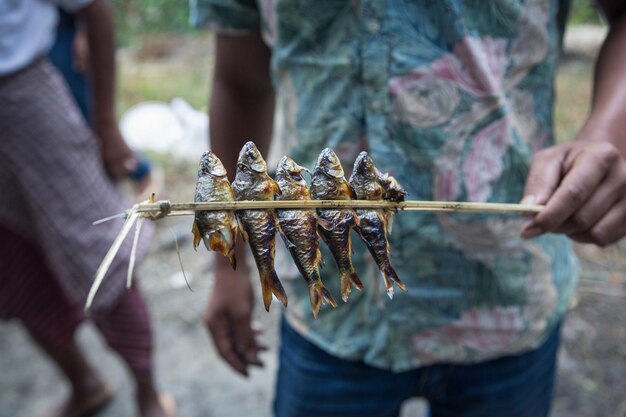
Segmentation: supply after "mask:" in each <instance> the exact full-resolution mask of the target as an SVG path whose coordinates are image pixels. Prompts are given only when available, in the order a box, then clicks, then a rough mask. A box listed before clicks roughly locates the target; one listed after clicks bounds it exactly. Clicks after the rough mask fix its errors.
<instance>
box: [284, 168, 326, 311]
mask: <svg viewBox="0 0 626 417" xmlns="http://www.w3.org/2000/svg"><path fill="white" fill-rule="evenodd" d="M302 171H307V172H308V169H306V168H304V167H301V166H300V165H298V164H296V163H295V162H294V161H293V160H292V159H291V158H289V157H287V156H283V158H282V159H281V160H280V162H279V163H278V168H277V170H276V182H277V183H278V186H279V188H280V191H281V194H280V195H279V196H277V197H276V199H277V200H311V192H310V191H309V189H308V188H307V185H306V181H305V180H304V178H302ZM276 214H277V216H278V222H279V224H280V231H281V235H282V238H283V241H284V242H285V246H287V249H289V253H290V254H291V257H292V258H293V260H294V262H295V264H296V266H297V267H298V271H300V274H301V275H302V277H303V278H304V280H305V281H306V282H307V284H308V286H309V295H310V298H311V308H312V309H313V317H315V318H316V319H317V315H318V313H319V311H320V307H321V305H322V302H323V301H324V300H325V301H326V302H327V303H328V304H330V305H331V306H333V307H337V302H336V301H335V299H334V298H333V296H332V295H331V294H330V292H329V291H328V289H327V288H326V287H325V286H324V284H323V283H322V279H321V277H320V270H319V267H320V265H321V264H322V262H323V261H322V253H321V252H320V250H319V241H318V234H317V233H318V232H317V218H316V216H315V211H314V210H313V209H309V210H306V209H305V210H302V209H298V210H284V209H281V210H276Z"/></svg>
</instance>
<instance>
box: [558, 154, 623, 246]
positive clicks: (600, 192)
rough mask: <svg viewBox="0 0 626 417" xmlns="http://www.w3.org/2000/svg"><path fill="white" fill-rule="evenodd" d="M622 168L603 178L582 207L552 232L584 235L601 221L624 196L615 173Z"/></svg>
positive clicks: (617, 167)
mask: <svg viewBox="0 0 626 417" xmlns="http://www.w3.org/2000/svg"><path fill="white" fill-rule="evenodd" d="M622 168H623V167H621V166H616V167H615V168H614V170H613V171H615V173H613V174H611V175H610V176H609V177H607V178H605V180H604V181H602V184H601V185H600V186H599V187H598V188H597V190H596V191H595V192H594V193H593V194H592V195H591V196H590V197H589V199H588V200H587V201H586V202H585V203H584V204H583V206H582V207H580V208H579V209H578V210H577V211H576V212H575V213H574V214H572V215H571V216H570V217H569V218H568V219H567V220H566V221H565V222H564V223H563V224H561V225H560V226H559V227H557V228H556V229H555V230H553V232H555V233H563V234H566V235H575V234H580V233H585V232H587V231H588V230H590V229H591V228H592V227H593V226H594V225H595V224H596V223H597V222H598V221H599V220H600V219H602V218H603V217H604V216H605V215H606V214H607V213H608V212H609V211H610V210H611V208H612V207H613V205H614V204H616V202H617V201H619V200H620V199H621V198H622V196H623V194H624V188H623V184H622V183H621V181H620V180H619V178H618V177H619V173H618V172H617V171H619V170H621V169H622Z"/></svg>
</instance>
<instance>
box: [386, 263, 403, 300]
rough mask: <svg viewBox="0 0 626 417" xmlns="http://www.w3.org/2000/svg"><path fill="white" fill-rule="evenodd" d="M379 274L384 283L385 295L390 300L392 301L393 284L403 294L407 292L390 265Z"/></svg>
mask: <svg viewBox="0 0 626 417" xmlns="http://www.w3.org/2000/svg"><path fill="white" fill-rule="evenodd" d="M381 272H382V274H383V279H384V281H385V289H386V290H387V295H388V296H389V298H390V299H393V284H396V285H397V286H398V288H400V289H401V290H402V291H404V292H407V291H408V289H407V287H406V285H404V282H402V281H401V280H400V278H398V274H396V270H395V269H393V267H392V266H391V265H387V266H386V267H385V268H383V269H382V270H381Z"/></svg>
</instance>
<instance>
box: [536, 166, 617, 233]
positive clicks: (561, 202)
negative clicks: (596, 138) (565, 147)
mask: <svg viewBox="0 0 626 417" xmlns="http://www.w3.org/2000/svg"><path fill="white" fill-rule="evenodd" d="M598 159H599V158H598V157H595V155H589V156H585V155H581V156H580V157H579V158H578V160H576V161H574V162H573V165H572V167H571V168H570V169H569V171H568V172H567V173H565V177H564V178H563V179H562V181H561V183H560V184H559V186H558V187H557V189H556V190H555V191H554V194H553V195H552V197H550V199H549V200H548V202H547V204H546V208H545V209H544V210H543V211H542V212H541V213H539V214H537V216H535V218H534V219H533V221H532V226H531V227H539V228H541V229H542V230H543V231H544V232H552V231H555V230H556V229H557V228H558V227H559V226H560V225H561V224H562V223H564V222H565V221H566V220H567V219H568V218H569V217H570V216H571V215H572V214H573V213H574V212H576V211H577V210H578V209H579V208H580V207H581V206H582V205H583V204H584V203H585V202H586V201H587V200H588V199H589V197H590V196H591V195H592V194H593V193H594V191H595V190H596V188H597V187H598V184H600V182H601V181H602V180H603V178H604V177H605V176H606V174H607V167H599V166H598V165H600V164H601V162H600V161H599V160H598Z"/></svg>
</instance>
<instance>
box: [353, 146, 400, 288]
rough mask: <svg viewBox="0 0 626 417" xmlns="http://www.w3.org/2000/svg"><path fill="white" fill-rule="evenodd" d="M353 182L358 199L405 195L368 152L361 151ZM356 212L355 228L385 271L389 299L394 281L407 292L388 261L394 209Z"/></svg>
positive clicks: (356, 163)
mask: <svg viewBox="0 0 626 417" xmlns="http://www.w3.org/2000/svg"><path fill="white" fill-rule="evenodd" d="M350 185H351V186H352V188H353V190H354V192H355V193H356V196H357V198H358V199H359V200H383V199H385V198H384V197H385V196H386V195H387V196H389V199H400V198H401V199H404V195H406V192H405V191H404V189H403V188H402V187H401V186H400V184H398V182H397V181H396V180H395V178H393V177H391V176H389V175H387V174H381V173H380V171H378V169H376V167H375V166H374V162H373V161H372V158H371V157H370V156H369V155H368V154H367V152H361V153H360V154H359V156H358V157H357V159H356V161H355V162H354V169H353V171H352V175H351V176H350ZM396 201H401V200H396ZM356 212H357V215H358V216H359V225H358V226H356V227H355V230H356V231H357V233H358V234H359V236H361V239H363V241H364V242H365V244H366V246H367V248H368V250H369V252H370V254H371V255H372V257H373V258H374V261H375V262H376V265H377V266H378V269H380V272H381V273H382V274H383V279H384V282H385V289H386V290H387V295H388V296H389V298H393V284H394V283H395V284H396V285H397V286H398V287H399V288H400V289H401V290H402V291H404V292H406V291H407V288H406V285H404V283H403V282H402V281H401V280H400V278H398V274H397V273H396V271H395V269H394V268H393V267H392V266H391V262H390V261H389V241H388V240H387V234H388V232H389V226H390V224H389V223H390V219H391V217H392V216H393V212H392V211H391V210H375V209H357V210H356Z"/></svg>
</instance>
